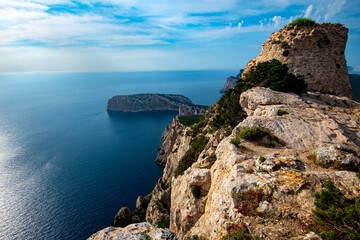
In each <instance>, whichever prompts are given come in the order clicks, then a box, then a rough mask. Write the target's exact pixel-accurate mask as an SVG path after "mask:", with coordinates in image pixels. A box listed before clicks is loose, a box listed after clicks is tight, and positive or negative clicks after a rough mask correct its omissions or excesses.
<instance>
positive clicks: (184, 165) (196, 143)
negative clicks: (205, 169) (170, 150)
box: [174, 135, 209, 177]
mask: <svg viewBox="0 0 360 240" xmlns="http://www.w3.org/2000/svg"><path fill="white" fill-rule="evenodd" d="M208 141H209V139H208V138H207V137H205V136H204V135H200V136H198V137H197V138H195V139H193V140H192V141H191V144H190V149H189V150H188V151H187V152H186V153H185V155H184V156H183V157H182V159H181V160H180V162H179V166H178V167H177V168H176V170H175V172H174V176H175V177H178V176H179V175H182V174H183V173H184V171H185V170H186V169H188V168H189V167H191V165H192V164H193V163H194V162H196V161H197V159H198V157H199V155H200V153H201V152H202V151H203V150H204V148H205V146H206V144H207V143H208Z"/></svg>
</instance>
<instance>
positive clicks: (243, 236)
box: [224, 232, 260, 240]
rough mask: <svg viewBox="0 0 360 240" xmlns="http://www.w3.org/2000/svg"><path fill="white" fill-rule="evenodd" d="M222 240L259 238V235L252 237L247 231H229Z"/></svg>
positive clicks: (254, 239) (253, 239) (252, 239)
mask: <svg viewBox="0 0 360 240" xmlns="http://www.w3.org/2000/svg"><path fill="white" fill-rule="evenodd" d="M224 240H260V237H259V235H255V236H254V237H253V236H252V235H251V234H248V233H244V232H241V233H229V234H228V235H226V236H225V238H224Z"/></svg>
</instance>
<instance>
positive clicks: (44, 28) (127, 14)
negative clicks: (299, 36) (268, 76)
mask: <svg viewBox="0 0 360 240" xmlns="http://www.w3.org/2000/svg"><path fill="white" fill-rule="evenodd" d="M304 16H305V17H310V18H312V19H314V20H316V21H318V22H322V21H325V22H334V23H336V22H341V23H343V24H345V25H346V27H348V28H349V40H348V45H347V50H346V58H347V61H348V65H350V66H352V67H354V70H355V71H358V72H360V57H359V55H360V1H359V0H332V1H328V0H317V1H302V0H291V1H290V0H253V1H242V0H196V1H194V0H142V1H140V0H78V1H70V0H0V55H1V58H0V73H2V74H6V73H17V72H93V71H94V72H107V71H151V70H194V69H199V70H201V69H204V70H205V69H214V70H215V69H234V70H235V69H240V68H243V67H245V65H246V64H247V62H248V61H249V60H250V59H252V58H254V57H256V56H257V55H258V54H259V52H260V50H261V44H262V43H263V42H264V41H265V40H266V39H267V38H268V36H269V35H270V34H271V33H272V32H274V31H276V30H278V29H280V28H282V27H283V26H284V25H286V24H287V23H288V22H289V21H291V20H293V19H295V18H297V17H304Z"/></svg>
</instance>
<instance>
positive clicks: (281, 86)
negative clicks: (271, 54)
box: [211, 59, 307, 129]
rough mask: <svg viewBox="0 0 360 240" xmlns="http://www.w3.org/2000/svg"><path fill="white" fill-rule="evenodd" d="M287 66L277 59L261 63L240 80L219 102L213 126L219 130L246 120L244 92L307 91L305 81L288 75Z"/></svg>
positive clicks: (298, 92)
mask: <svg viewBox="0 0 360 240" xmlns="http://www.w3.org/2000/svg"><path fill="white" fill-rule="evenodd" d="M288 70H289V69H288V67H287V65H286V64H282V63H281V62H280V61H279V60H277V59H272V60H270V61H266V62H262V63H259V64H258V65H257V66H256V68H255V69H254V70H252V71H251V72H250V74H248V75H247V76H246V77H245V78H244V79H243V78H240V79H239V80H238V81H237V83H236V86H235V87H234V88H233V89H229V90H228V91H226V92H225V94H224V95H223V96H222V97H221V99H220V100H219V101H218V106H217V115H216V116H215V117H214V118H213V121H212V122H211V126H212V127H213V128H214V129H219V128H221V127H224V126H230V127H235V126H236V125H237V124H238V123H239V122H241V121H242V120H243V119H245V118H246V113H245V112H244V111H243V110H242V109H241V106H240V104H239V98H240V95H241V93H243V92H244V91H246V90H248V89H250V88H252V87H256V86H261V87H267V88H270V89H273V90H276V91H282V92H294V93H297V94H300V93H302V92H304V91H305V90H306V87H307V85H306V83H305V81H304V79H302V78H297V77H296V76H295V75H293V74H291V73H288Z"/></svg>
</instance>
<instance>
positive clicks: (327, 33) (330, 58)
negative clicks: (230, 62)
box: [243, 23, 352, 98]
mask: <svg viewBox="0 0 360 240" xmlns="http://www.w3.org/2000/svg"><path fill="white" fill-rule="evenodd" d="M347 33H348V29H347V28H346V27H344V26H343V25H341V24H331V23H320V24H316V25H315V26H312V27H305V26H288V27H285V28H283V29H281V30H279V31H277V32H274V33H273V34H271V36H270V37H269V38H268V39H267V40H266V41H265V42H264V43H263V45H262V50H261V53H260V54H259V56H258V57H257V58H255V59H253V60H251V61H250V62H249V63H248V65H247V66H246V68H245V70H244V73H243V76H246V75H247V74H249V73H250V71H251V69H253V68H254V67H255V66H256V65H257V64H258V63H260V62H265V61H268V60H271V59H273V58H275V59H278V60H279V61H281V62H282V63H286V64H287V66H288V68H289V71H290V72H291V73H293V74H295V75H296V76H298V77H304V80H305V81H306V83H307V84H308V88H309V90H313V91H319V92H327V93H330V92H332V93H335V94H338V95H339V96H347V97H349V98H352V91H351V86H350V83H349V74H348V69H347V64H346V60H345V55H344V53H345V47H346V42H347V38H348V37H347Z"/></svg>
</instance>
